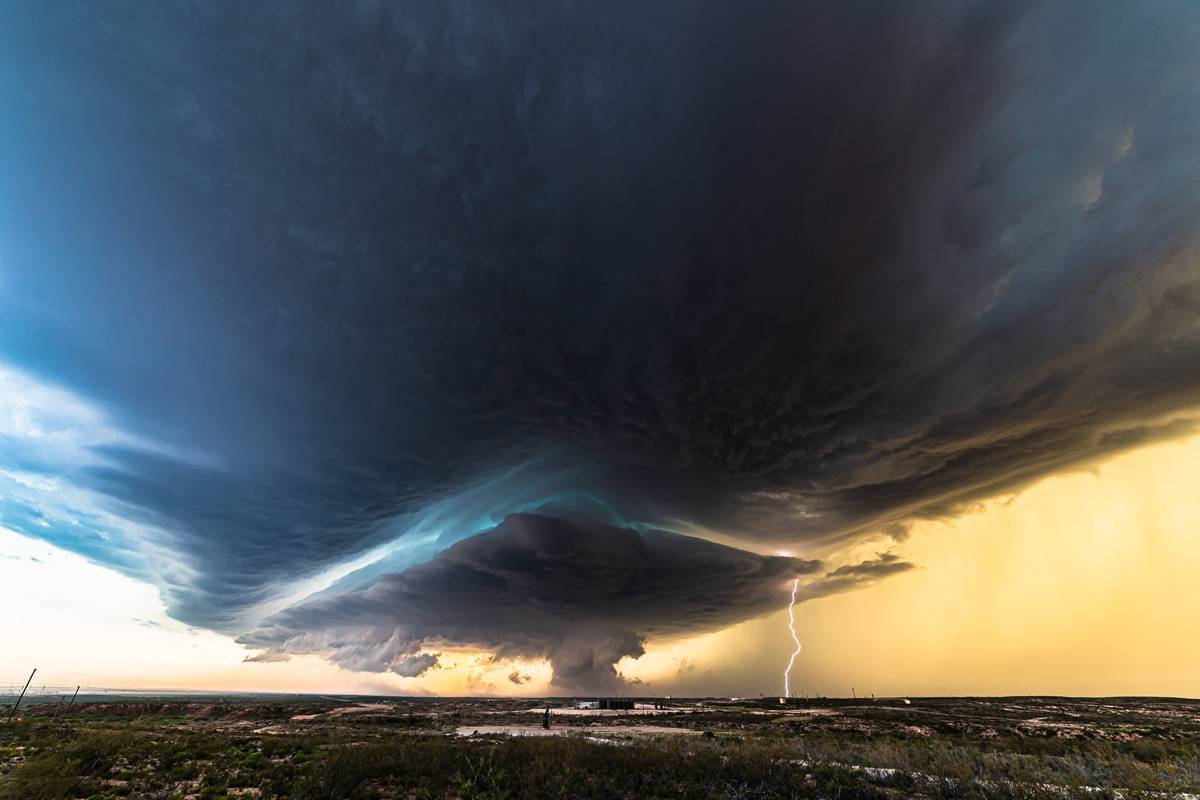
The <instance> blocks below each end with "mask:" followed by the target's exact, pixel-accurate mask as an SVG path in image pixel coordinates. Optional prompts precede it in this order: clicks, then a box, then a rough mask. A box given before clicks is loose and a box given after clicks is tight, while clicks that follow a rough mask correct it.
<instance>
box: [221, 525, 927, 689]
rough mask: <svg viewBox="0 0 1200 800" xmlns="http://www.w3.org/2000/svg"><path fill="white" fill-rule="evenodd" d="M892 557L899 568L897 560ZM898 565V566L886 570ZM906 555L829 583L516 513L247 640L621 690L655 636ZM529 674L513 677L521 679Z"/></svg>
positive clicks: (817, 589)
mask: <svg viewBox="0 0 1200 800" xmlns="http://www.w3.org/2000/svg"><path fill="white" fill-rule="evenodd" d="M889 559H891V560H889ZM884 561H886V562H887V566H888V568H887V569H883V568H881V566H880V565H881V564H882V562H884ZM905 566H907V565H903V564H902V563H901V562H896V561H895V560H894V558H893V557H889V556H883V557H881V561H880V563H877V562H875V561H872V562H867V563H866V564H863V565H860V566H859V567H857V568H853V567H852V568H845V570H843V569H839V570H836V571H834V572H832V573H830V575H829V576H827V578H826V577H821V576H820V572H821V563H820V562H819V561H805V560H802V559H795V558H785V557H782V556H761V555H756V554H754V553H748V552H746V551H743V550H738V549H736V548H732V547H726V546H724V545H719V544H715V543H713V542H709V541H706V540H703V539H696V538H692V537H688V536H682V535H680V534H676V533H668V532H665V531H651V532H648V533H645V534H640V533H638V532H636V531H634V530H630V529H628V528H617V527H613V526H609V525H604V524H601V523H595V522H592V523H576V522H571V521H569V520H564V519H559V518H556V517H548V516H543V515H537V514H514V515H511V516H509V517H508V518H507V519H505V521H504V522H503V523H501V524H500V525H499V526H497V527H496V528H495V529H493V530H491V531H488V532H486V533H483V534H480V535H479V536H476V537H473V538H470V539H467V540H465V541H462V542H459V543H458V544H456V545H454V546H452V547H450V548H448V549H447V550H444V551H442V552H441V553H439V554H438V555H437V557H435V558H434V559H433V560H432V561H430V562H428V563H426V564H421V565H418V566H414V567H410V568H409V569H407V570H405V571H404V572H401V573H393V574H388V575H384V576H382V577H381V578H379V580H378V581H377V582H376V583H375V584H374V585H373V586H371V587H370V588H368V589H364V590H359V591H354V592H345V593H340V594H336V595H332V596H328V597H323V598H318V599H316V600H312V601H309V602H306V603H304V604H301V605H298V606H295V607H293V608H291V609H289V610H287V611H285V612H283V613H281V614H279V615H278V616H276V617H275V618H273V619H271V620H268V621H267V622H266V623H265V624H264V625H263V626H262V627H261V628H260V629H259V630H257V631H255V632H253V633H251V634H249V635H248V636H246V637H243V639H242V641H243V642H244V643H246V644H250V645H253V646H256V647H266V648H270V649H271V650H269V652H271V651H273V652H276V653H307V652H318V653H324V654H326V655H327V657H328V658H330V660H332V661H333V662H334V663H337V664H339V665H341V666H344V667H347V668H350V669H361V670H371V671H383V670H392V671H399V672H401V674H410V673H408V672H405V671H403V670H402V669H398V665H399V666H400V667H403V668H405V669H407V667H408V666H409V665H410V664H411V663H413V661H414V660H415V659H426V662H422V663H427V664H428V665H432V664H433V663H435V662H436V658H431V657H430V656H429V654H427V653H426V654H421V655H418V653H420V651H421V650H422V648H424V647H426V646H429V645H436V644H437V643H438V642H440V641H451V642H456V643H460V644H471V645H475V646H479V647H485V648H488V649H490V650H493V651H495V652H496V653H497V654H498V655H500V656H501V657H505V656H514V657H532V658H548V659H549V660H550V663H551V665H552V667H553V669H554V682H555V684H556V685H558V686H561V687H564V688H570V689H593V688H601V687H603V686H606V685H612V684H615V683H616V682H617V681H618V679H619V676H618V675H617V673H616V672H615V670H614V669H613V665H614V664H616V662H617V661H619V660H620V659H621V658H622V657H624V656H639V655H641V654H642V652H643V650H642V644H643V641H644V640H645V639H646V638H647V637H649V636H675V635H681V634H689V633H697V632H701V631H709V630H716V629H718V628H721V627H725V626H727V625H731V624H733V623H736V622H740V621H742V620H745V619H749V618H751V617H755V616H758V615H760V614H762V613H765V612H767V611H772V610H776V609H778V608H780V607H781V606H782V605H784V604H786V602H787V597H788V593H787V589H788V586H789V584H790V582H791V581H792V580H793V579H794V578H803V579H805V581H806V586H805V595H806V597H819V596H821V595H822V594H824V593H826V591H825V590H824V588H823V587H824V586H825V585H826V583H827V582H828V584H829V586H830V587H831V588H830V591H842V590H844V588H846V587H845V585H844V584H845V579H846V578H849V579H851V580H854V581H858V582H865V581H867V580H871V579H874V578H875V577H881V576H883V575H884V574H888V573H891V572H894V571H897V568H903V567H905ZM514 675H515V676H516V678H518V679H520V678H521V676H520V675H519V674H518V673H513V675H510V676H509V680H512V681H513V682H514V683H521V682H522V680H524V679H520V680H518V679H514V677H513V676H514Z"/></svg>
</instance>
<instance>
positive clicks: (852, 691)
mask: <svg viewBox="0 0 1200 800" xmlns="http://www.w3.org/2000/svg"><path fill="white" fill-rule="evenodd" d="M850 696H851V697H853V698H854V699H855V700H857V699H858V695H856V694H855V693H854V687H853V686H851V687H850Z"/></svg>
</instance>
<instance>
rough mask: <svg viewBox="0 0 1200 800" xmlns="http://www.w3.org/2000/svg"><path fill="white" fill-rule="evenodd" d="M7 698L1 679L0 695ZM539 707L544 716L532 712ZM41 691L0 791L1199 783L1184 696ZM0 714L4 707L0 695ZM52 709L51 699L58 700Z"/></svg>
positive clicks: (1116, 788) (0, 743)
mask: <svg viewBox="0 0 1200 800" xmlns="http://www.w3.org/2000/svg"><path fill="white" fill-rule="evenodd" d="M7 700H8V702H9V703H10V704H11V701H12V698H8V699H7ZM547 705H550V706H551V707H552V724H551V728H550V730H549V731H547V730H545V729H544V728H543V727H542V725H541V722H542V714H543V713H544V709H545V707H546V706H547ZM573 706H574V703H571V702H569V701H566V700H561V699H552V700H544V701H530V700H519V699H497V700H488V699H419V698H380V697H372V698H366V697H314V696H301V697H297V696H282V695H281V696H262V695H256V696H236V695H234V696H217V695H174V696H152V695H138V696H128V697H121V696H114V695H105V696H86V695H81V696H80V698H79V699H78V700H77V701H76V704H75V706H74V707H73V708H72V709H71V710H70V711H69V713H68V712H65V706H64V705H61V704H59V703H58V701H57V699H55V700H53V701H51V702H46V698H45V697H39V698H36V699H35V702H33V703H32V704H30V705H28V706H22V708H21V709H20V712H19V715H18V717H17V718H16V719H15V720H14V721H12V722H9V723H3V722H0V798H4V799H5V800H8V799H9V798H12V799H13V800H16V799H17V798H20V800H37V799H38V798H62V797H70V798H117V797H131V798H164V799H165V798H180V799H182V798H218V797H256V798H270V797H281V798H450V797H462V798H527V797H528V798H542V797H546V798H549V797H555V798H573V797H578V798H600V797H627V798H654V797H663V798H665V797H694V798H708V797H723V798H790V797H796V798H828V799H829V800H851V799H853V798H900V797H931V798H935V797H936V798H949V797H979V798H1010V797H1011V798H1038V797H1046V798H1061V797H1091V798H1098V797H1106V796H1108V797H1126V798H1132V797H1167V796H1189V795H1200V702H1198V701H1187V700H1168V699H1142V698H1120V699H1103V700H1084V699H1067V698H1048V697H1047V698H1034V697H1015V698H916V699H913V700H912V701H911V704H907V703H905V702H904V701H903V700H897V699H889V700H885V699H879V700H856V701H852V700H833V699H822V700H808V701H800V702H794V703H791V704H788V705H782V704H780V703H779V702H778V700H777V699H770V700H758V699H754V700H740V701H732V700H719V699H710V700H686V701H685V700H674V701H668V704H667V707H666V708H662V709H654V708H652V707H651V708H637V709H633V710H628V711H598V710H579V709H575V708H574V707H573ZM0 711H2V712H4V713H3V716H5V717H6V716H7V708H6V707H5V706H2V705H0ZM56 714H57V716H56Z"/></svg>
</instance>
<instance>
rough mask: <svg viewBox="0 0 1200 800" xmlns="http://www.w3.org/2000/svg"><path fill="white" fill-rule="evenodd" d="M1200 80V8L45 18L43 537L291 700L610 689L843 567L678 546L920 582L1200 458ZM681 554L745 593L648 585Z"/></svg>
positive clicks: (34, 362)
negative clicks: (901, 545)
mask: <svg viewBox="0 0 1200 800" xmlns="http://www.w3.org/2000/svg"><path fill="white" fill-rule="evenodd" d="M1198 35H1200V9H1198V8H1197V7H1196V6H1195V5H1193V4H1190V3H1162V4H1154V5H1150V4H1130V3H1124V2H1111V3H1100V4H1095V5H1092V6H1089V8H1088V9H1087V11H1086V13H1085V12H1084V11H1083V10H1082V9H1080V8H1078V7H1074V6H1070V5H1067V4H1059V3H1050V2H1024V3H1010V4H995V3H983V2H978V3H972V2H965V3H964V2H944V3H943V2H928V3H921V4H914V5H910V6H909V7H907V8H904V9H901V8H900V7H898V6H894V5H890V4H884V3H867V2H848V3H813V2H800V1H798V0H786V2H785V1H784V0H768V2H764V3H760V4H756V5H755V6H754V8H753V9H750V10H747V9H745V8H740V7H737V6H735V5H734V4H730V3H724V2H674V1H672V0H668V2H662V3H650V4H646V3H634V2H623V1H622V0H617V1H616V2H609V3H602V4H577V3H568V2H551V0H546V1H545V2H534V3H530V4H525V5H524V6H523V7H522V8H521V9H519V10H518V9H516V8H514V7H511V6H510V4H498V5H494V6H493V5H479V4H460V3H445V2H432V1H431V2H414V3H406V4H403V5H399V6H392V5H389V4H384V3H373V2H369V1H367V0H364V1H363V2H358V3H355V4H344V5H339V6H331V5H329V4H327V3H317V2H299V3H278V4H271V3H268V4H255V5H245V4H236V3H206V2H196V3H183V4H169V5H168V4H160V3H109V4H103V5H96V4H91V3H61V4H55V5H54V6H51V7H46V6H43V5H41V4H33V3H29V4H21V3H17V4H14V7H13V8H11V9H10V11H9V13H7V14H6V15H5V22H4V24H3V26H2V27H0V102H2V103H3V107H4V109H5V117H6V119H7V120H10V123H9V124H6V125H5V126H3V129H2V130H0V152H3V153H4V157H3V158H0V186H3V190H2V191H0V219H2V220H3V223H2V228H0V347H2V349H0V359H2V360H3V361H4V362H5V363H4V364H3V365H0V366H2V371H0V382H3V386H4V387H5V388H6V390H7V388H8V387H12V386H23V387H26V388H25V389H24V390H22V391H23V394H22V395H21V396H22V397H23V398H25V399H23V400H21V401H20V402H14V401H12V400H11V399H0V410H2V411H3V413H4V416H3V417H0V458H2V459H3V461H2V463H0V469H2V470H3V472H2V474H0V488H2V489H3V490H4V491H3V494H0V497H2V498H3V500H2V501H0V522H3V524H4V525H6V526H8V527H12V528H14V529H17V530H20V531H22V532H24V533H27V534H30V535H36V536H41V537H46V538H51V539H52V540H53V541H54V542H55V543H56V544H59V545H60V546H65V547H69V548H71V549H74V550H77V551H79V552H83V553H85V554H86V555H88V556H89V557H90V558H93V559H95V560H97V561H100V562H103V563H108V564H111V565H113V566H116V567H118V568H120V569H123V570H125V571H127V572H129V573H130V574H134V575H136V576H138V577H140V578H143V579H145V580H149V581H153V582H155V583H156V584H157V585H158V586H160V588H161V590H162V592H163V595H164V597H165V598H166V600H167V602H168V606H169V608H170V610H171V613H172V614H173V615H175V616H177V617H178V618H180V619H182V620H185V621H187V622H189V623H192V624H197V625H203V626H207V627H211V628H214V629H217V630H221V631H225V632H228V633H231V634H237V635H245V636H246V638H247V641H252V642H254V643H256V644H259V645H261V646H263V647H267V648H268V649H269V650H270V651H271V652H276V651H278V652H284V651H299V650H302V649H304V648H309V649H312V650H314V651H316V650H321V651H328V652H332V653H333V655H332V656H331V657H332V658H333V659H334V660H335V661H336V662H337V663H340V664H343V665H345V666H348V667H350V668H353V669H365V670H381V669H393V670H395V671H397V672H400V673H401V674H409V675H412V674H419V673H421V672H422V671H424V670H426V669H429V668H430V667H432V666H433V664H434V661H433V660H431V659H434V658H435V656H434V655H433V653H434V650H435V649H436V647H434V646H432V645H430V646H426V645H427V644H429V643H436V642H443V643H446V644H447V645H453V644H455V643H469V644H476V645H482V646H487V647H490V648H493V649H495V650H496V651H497V652H510V653H521V654H532V653H539V654H544V655H546V656H547V657H549V658H550V659H551V661H552V662H553V663H554V666H555V676H556V678H555V679H556V681H557V682H558V683H559V684H560V685H564V686H567V685H574V686H582V685H585V684H587V683H588V682H598V683H601V684H602V683H604V682H605V681H608V680H611V679H612V675H613V673H612V670H611V665H612V663H613V661H614V660H615V659H617V658H619V657H620V656H621V655H628V654H636V653H637V652H639V649H640V647H641V641H642V640H643V639H644V638H645V637H646V636H652V635H669V634H672V633H679V632H684V631H685V630H697V629H701V628H705V629H706V628H709V627H712V626H715V625H720V624H726V623H728V622H731V621H737V620H740V619H745V618H747V617H748V616H752V615H754V614H757V613H760V612H762V611H764V610H767V609H769V608H770V607H771V603H770V602H768V599H769V598H767V597H764V596H760V594H758V592H759V589H758V588H753V589H752V588H749V587H747V586H745V585H743V584H742V583H741V576H742V575H743V573H742V572H741V571H740V570H741V569H743V568H744V569H745V570H746V571H747V572H746V573H745V574H755V570H759V571H766V572H768V573H770V575H771V577H772V578H773V579H775V580H776V582H778V581H779V580H783V579H785V577H786V575H788V574H793V573H790V572H788V570H791V569H800V567H801V565H802V564H803V563H804V562H795V563H794V564H792V562H787V561H786V560H785V561H776V560H772V559H769V558H768V559H764V558H762V557H759V556H755V555H752V554H750V553H741V552H740V551H737V550H729V549H710V548H715V547H716V546H715V545H708V544H706V543H704V542H699V541H694V540H690V539H680V538H679V537H678V536H676V535H675V534H668V533H660V532H653V533H652V532H651V531H676V532H680V533H689V534H693V535H698V536H719V537H720V538H721V541H723V542H727V543H736V544H740V545H742V546H745V547H750V546H755V547H758V548H760V549H761V548H763V547H767V548H770V547H774V546H786V547H790V548H798V549H800V551H803V548H804V547H805V546H806V544H809V543H815V542H821V543H822V544H828V543H833V542H841V541H846V542H849V541H852V540H853V539H854V538H855V537H858V536H861V535H863V534H867V533H871V532H875V531H891V532H894V533H896V535H897V536H898V535H899V531H901V530H902V526H903V524H904V522H905V520H907V519H912V518H915V517H920V516H934V515H941V514H949V513H953V512H954V511H955V510H956V509H958V508H960V507H961V506H962V505H963V504H965V503H970V502H973V501H975V500H977V499H980V498H983V497H987V496H989V495H993V494H996V493H999V492H1004V491H1007V490H1010V489H1012V488H1014V487H1017V486H1020V485H1021V484H1022V483H1024V482H1027V481H1029V480H1031V479H1034V478H1036V477H1038V476H1040V475H1043V474H1046V473H1047V472H1048V471H1050V470H1054V469H1058V468H1061V467H1064V466H1068V465H1072V464H1076V463H1081V462H1083V461H1086V460H1088V459H1091V458H1095V457H1098V456H1101V455H1104V454H1105V453H1108V452H1111V451H1113V450H1116V449H1119V448H1122V447H1128V446H1130V445H1133V444H1136V443H1138V442H1142V441H1146V440H1149V439H1153V438H1155V437H1161V436H1167V435H1173V434H1175V433H1178V432H1180V431H1182V430H1184V429H1187V428H1189V427H1190V425H1191V422H1190V420H1189V418H1188V417H1186V416H1185V412H1186V411H1187V409H1188V408H1190V407H1192V406H1193V405H1194V404H1195V402H1196V400H1197V394H1198V392H1200V377H1198V376H1200V323H1198V321H1197V320H1198V316H1197V313H1196V311H1197V307H1198V305H1200V270H1198V269H1197V267H1196V264H1197V263H1200V262H1198V260H1197V257H1198V256H1200V252H1198V248H1200V240H1198V238H1197V237H1198V232H1200V226H1198V225H1197V224H1196V223H1197V219H1198V218H1200V193H1198V192H1196V191H1195V187H1196V185H1197V182H1198V180H1200V102H1198V100H1200V97H1197V92H1198V91H1200V88H1198V87H1200V55H1197V52H1196V49H1195V47H1194V43H1195V41H1197V37H1198ZM31 387H33V388H31ZM47 420H49V421H51V422H52V423H53V424H50V423H47V424H41V423H39V424H34V423H35V422H38V421H41V422H45V421H47ZM31 421H32V422H31ZM47 425H49V427H47ZM39 437H40V438H39ZM47 437H49V438H47ZM40 442H55V443H57V444H56V445H55V446H54V447H51V448H44V447H41V446H40V445H39V443H40ZM510 514H518V515H520V514H533V515H535V516H516V517H509V516H507V515H510ZM539 532H540V533H539ZM477 534H479V535H477ZM471 537H474V538H471ZM456 542H458V543H459V544H455V543H456ZM551 544H552V545H553V547H557V548H562V549H561V551H555V550H553V549H552V550H546V549H545V548H546V547H550V546H551ZM676 550H683V551H686V552H687V554H688V557H689V558H693V557H694V558H696V559H698V560H699V561H700V562H702V563H703V564H704V565H706V566H713V567H714V571H713V573H712V579H711V581H709V582H708V584H707V585H706V586H705V591H704V592H697V591H695V587H694V585H693V584H692V582H690V581H689V580H688V579H687V576H686V575H684V574H681V573H680V572H678V571H677V570H672V569H665V568H664V569H663V570H662V571H661V572H660V573H657V577H656V576H655V575H652V574H648V573H646V572H645V570H646V569H647V567H646V566H645V563H663V562H662V561H661V559H664V558H665V557H666V555H667V554H671V553H674V552H675V551H676ZM555 552H560V553H561V557H562V559H563V562H562V563H564V564H567V565H569V568H567V567H564V570H565V572H563V573H562V574H560V573H558V572H555V569H558V567H557V566H556V567H555V569H550V568H549V567H548V566H547V565H546V564H544V560H545V559H546V558H548V557H549V556H550V555H552V554H553V553H555ZM589 559H600V560H601V561H602V562H603V563H605V564H611V567H612V569H611V571H612V572H613V575H612V576H608V573H603V574H601V573H596V572H594V571H592V570H589V568H588V563H589V561H588V560H589ZM605 559H610V560H611V561H605ZM730 559H732V560H733V562H734V563H736V564H738V565H739V568H738V569H737V570H732V571H730V570H725V569H723V568H720V569H718V568H716V567H719V566H720V565H722V564H724V563H725V562H726V561H727V560H730ZM668 560H669V559H668ZM554 563H555V564H558V562H554ZM789 564H792V565H791V566H789ZM534 566H536V567H537V569H535V570H533V571H532V572H530V571H528V570H530V569H532V568H533V567H534ZM907 566H908V565H906V564H904V563H903V562H899V561H892V560H889V558H888V557H887V556H881V557H880V558H879V559H877V560H875V561H872V562H867V563H864V564H860V565H858V566H852V567H847V568H845V569H846V571H842V570H834V571H832V572H830V573H829V574H828V575H825V574H824V572H821V573H820V574H814V575H813V576H812V577H813V579H814V580H816V581H817V584H816V585H824V588H823V589H821V590H820V591H826V590H836V587H837V586H842V587H844V588H851V587H853V586H854V585H858V584H860V583H861V582H863V581H867V580H876V579H880V578H884V577H886V576H887V575H889V574H891V573H893V572H895V571H897V570H900V569H904V568H906V567H907ZM623 570H625V571H627V572H628V574H629V575H641V576H642V582H641V583H638V584H635V585H634V586H633V588H630V587H628V586H626V585H624V584H621V583H620V581H619V577H620V576H619V575H618V574H617V573H620V572H622V571H623ZM477 574H478V575H483V576H485V577H487V578H488V580H496V581H499V583H497V584H496V585H497V586H498V587H501V588H498V589H497V591H498V592H500V595H499V596H500V597H501V598H502V602H501V603H500V605H499V606H498V608H499V609H500V610H501V611H502V612H503V614H504V615H506V616H505V617H504V619H505V620H506V623H505V624H501V625H497V626H495V628H494V629H481V628H480V627H479V626H478V625H477V624H476V623H474V622H472V620H471V614H472V613H473V612H474V610H475V609H477V608H478V604H479V603H480V602H483V600H484V595H483V590H482V589H481V588H480V587H479V586H477V585H474V584H472V578H471V577H470V576H475V575H477ZM319 575H326V576H327V580H323V581H318V583H317V584H314V586H316V588H323V587H325V586H328V585H329V584H331V583H332V586H330V587H329V588H328V589H327V591H325V592H324V593H322V594H320V595H318V596H316V597H315V598H312V599H310V600H308V601H305V602H299V601H300V600H302V598H303V593H301V594H300V595H299V596H297V595H296V588H295V587H296V586H298V585H305V584H302V583H300V584H298V583H297V582H298V581H303V580H308V579H313V576H319ZM567 575H571V576H574V577H573V579H572V580H567ZM538 576H542V577H544V578H545V581H546V583H543V582H542V579H541V577H538ZM501 578H503V580H501ZM656 581H661V582H656ZM672 581H675V582H676V583H672ZM489 585H490V584H489ZM756 586H757V584H756ZM567 590H570V591H567ZM814 591H817V590H816V589H814ZM589 592H590V594H589ZM543 593H544V594H543ZM773 597H774V599H773V600H772V602H776V603H777V602H778V597H777V594H776V596H773ZM293 601H295V602H293ZM639 604H641V605H639ZM289 606H290V607H289ZM263 609H269V613H268V612H267V611H263ZM523 618H528V619H529V620H530V623H529V627H528V628H526V627H524V626H523V625H522V624H521V622H520V621H521V619H523ZM685 619H687V620H693V621H695V622H692V623H685V622H683V620H685ZM579 620H586V621H587V623H588V628H589V630H592V631H593V632H601V633H596V634H595V635H589V636H588V637H584V638H583V639H580V638H579V637H578V635H577V634H575V633H573V631H574V630H575V629H576V627H577V626H576V625H574V624H572V623H573V622H575V621H579ZM385 634H386V635H385ZM267 657H271V656H267ZM517 677H518V678H520V677H521V676H520V675H518V676H517ZM514 682H516V681H514Z"/></svg>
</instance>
